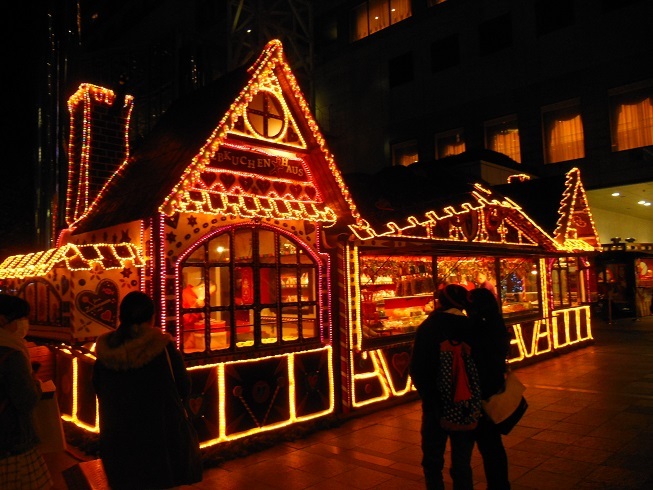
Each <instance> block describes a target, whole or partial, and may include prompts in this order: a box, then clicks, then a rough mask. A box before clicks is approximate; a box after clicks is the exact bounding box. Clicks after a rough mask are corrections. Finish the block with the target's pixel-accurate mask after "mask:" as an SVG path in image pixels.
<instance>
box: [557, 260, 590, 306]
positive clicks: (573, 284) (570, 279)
mask: <svg viewBox="0 0 653 490" xmlns="http://www.w3.org/2000/svg"><path fill="white" fill-rule="evenodd" d="M580 265H581V263H580V260H579V259H578V258H577V257H560V258H556V259H552V264H551V290H552V293H553V307H554V308H560V307H569V306H578V305H580V304H581V303H582V302H584V301H587V299H586V297H585V296H586V292H585V290H586V287H585V286H584V284H585V280H584V277H583V275H582V268H581V267H580Z"/></svg>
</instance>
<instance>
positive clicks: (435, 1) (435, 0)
mask: <svg viewBox="0 0 653 490" xmlns="http://www.w3.org/2000/svg"><path fill="white" fill-rule="evenodd" d="M428 1H429V7H433V6H435V5H440V4H441V3H444V2H446V1H447V0H428Z"/></svg>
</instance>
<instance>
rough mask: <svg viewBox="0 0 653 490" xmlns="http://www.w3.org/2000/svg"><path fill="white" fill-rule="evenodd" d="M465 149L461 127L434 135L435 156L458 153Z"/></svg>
mask: <svg viewBox="0 0 653 490" xmlns="http://www.w3.org/2000/svg"><path fill="white" fill-rule="evenodd" d="M464 151H465V140H464V138H463V132H462V130H461V129H454V130H453V131H447V132H445V133H438V134H436V135H435V158H436V159H440V158H444V157H449V156H452V155H458V154H460V153H462V152H464Z"/></svg>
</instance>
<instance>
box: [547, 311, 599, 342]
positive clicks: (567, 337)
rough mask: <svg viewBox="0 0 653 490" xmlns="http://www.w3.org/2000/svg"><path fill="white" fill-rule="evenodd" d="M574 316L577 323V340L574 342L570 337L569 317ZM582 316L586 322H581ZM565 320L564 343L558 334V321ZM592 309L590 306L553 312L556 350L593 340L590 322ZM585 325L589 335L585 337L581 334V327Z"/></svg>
mask: <svg viewBox="0 0 653 490" xmlns="http://www.w3.org/2000/svg"><path fill="white" fill-rule="evenodd" d="M572 314H573V315H574V317H575V321H574V324H575V325H576V338H575V340H572V337H571V335H570V331H569V317H570V316H571V315H572ZM581 315H583V316H584V317H585V320H584V322H583V321H581ZM560 317H562V318H563V320H564V321H563V324H564V341H562V340H561V339H560V334H559V332H558V321H559V318H560ZM590 317H591V315H590V307H589V305H584V306H580V307H576V308H566V309H564V310H556V311H554V312H553V346H554V347H555V348H556V349H559V348H561V347H566V346H568V345H572V344H576V343H578V342H582V341H584V340H591V339H593V337H592V326H591V321H590ZM583 325H585V326H586V328H587V335H586V336H583V334H582V332H581V327H582V326H583Z"/></svg>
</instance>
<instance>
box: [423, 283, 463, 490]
mask: <svg viewBox="0 0 653 490" xmlns="http://www.w3.org/2000/svg"><path fill="white" fill-rule="evenodd" d="M467 295H468V291H467V290H466V289H465V288H464V287H462V286H460V285H458V284H448V285H446V286H445V287H444V288H442V289H441V290H440V292H439V294H438V300H439V307H438V308H436V309H435V310H434V311H433V312H432V313H431V314H430V315H429V316H428V317H427V318H426V320H424V322H422V324H421V325H420V326H419V327H418V328H417V333H416V334H415V339H414V342H413V350H412V356H411V362H410V375H411V378H412V380H413V384H414V385H415V388H417V392H418V393H419V396H420V398H421V400H422V427H421V436H422V468H423V471H424V477H425V480H426V486H427V488H428V489H438V490H441V489H444V482H443V478H442V470H443V468H444V453H445V447H446V444H447V439H449V440H450V442H451V469H450V474H451V478H452V479H453V482H454V488H456V489H472V488H473V480H472V469H471V464H470V460H471V455H472V449H473V447H474V435H473V431H452V432H447V431H445V430H444V429H443V428H442V427H441V426H440V412H441V407H440V395H439V390H438V386H437V383H436V380H437V379H438V374H439V372H440V365H439V358H440V353H439V349H440V343H441V342H443V341H445V340H448V339H449V340H456V341H464V342H467V343H468V344H470V345H471V342H470V341H471V336H472V323H471V320H470V319H469V318H468V317H467V316H466V315H465V313H464V310H465V308H466V304H467Z"/></svg>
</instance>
